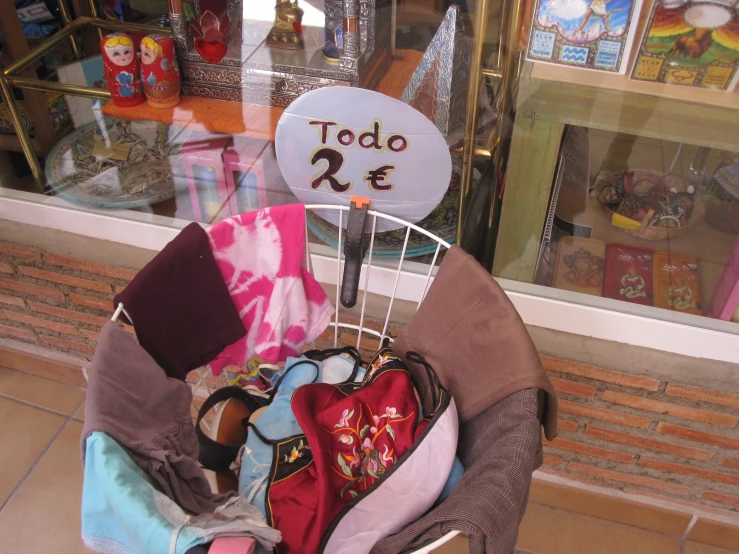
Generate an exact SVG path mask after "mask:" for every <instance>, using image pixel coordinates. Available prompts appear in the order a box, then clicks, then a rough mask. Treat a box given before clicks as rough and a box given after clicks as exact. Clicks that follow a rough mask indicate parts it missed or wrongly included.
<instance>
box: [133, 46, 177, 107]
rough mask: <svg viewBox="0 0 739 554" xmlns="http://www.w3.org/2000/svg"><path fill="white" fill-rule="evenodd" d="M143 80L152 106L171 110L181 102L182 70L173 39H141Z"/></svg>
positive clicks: (145, 91) (148, 100)
mask: <svg viewBox="0 0 739 554" xmlns="http://www.w3.org/2000/svg"><path fill="white" fill-rule="evenodd" d="M141 80H142V81H143V83H144V93H145V94H146V101H147V102H148V103H149V105H150V106H153V107H154V108H171V107H173V106H176V105H177V104H178V103H179V102H180V69H179V67H177V58H175V51H174V41H173V40H172V39H171V38H169V37H167V36H164V35H149V36H148V37H144V38H143V39H141Z"/></svg>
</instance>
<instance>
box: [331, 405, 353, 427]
mask: <svg viewBox="0 0 739 554" xmlns="http://www.w3.org/2000/svg"><path fill="white" fill-rule="evenodd" d="M353 415H354V410H352V411H351V413H350V412H349V410H348V409H347V410H344V413H343V414H341V419H339V423H337V424H336V425H334V429H336V428H338V427H346V426H347V425H349V423H348V420H349V419H351V417H352V416H353Z"/></svg>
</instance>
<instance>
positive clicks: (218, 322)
mask: <svg viewBox="0 0 739 554" xmlns="http://www.w3.org/2000/svg"><path fill="white" fill-rule="evenodd" d="M113 302H114V305H115V306H118V303H119V302H122V303H123V307H124V308H125V310H126V312H127V313H128V314H129V315H130V316H131V318H132V319H133V321H131V322H129V323H132V324H133V326H134V328H135V329H136V336H137V338H138V340H139V342H140V343H141V346H143V347H144V348H145V349H146V351H147V352H148V353H149V354H151V356H152V358H154V359H155V360H156V362H157V364H159V365H160V366H161V367H162V368H164V370H165V371H166V372H167V375H169V376H170V377H175V378H177V379H183V380H184V379H185V377H186V376H187V374H188V372H190V371H192V370H193V369H195V368H198V367H200V366H202V365H205V364H206V363H208V362H209V361H211V360H212V359H213V358H215V357H216V355H218V354H219V353H220V352H221V351H222V350H223V349H224V348H225V347H226V346H228V345H230V344H233V343H234V342H236V341H237V340H239V339H240V338H242V337H243V336H244V335H245V334H246V329H245V328H244V324H243V323H242V322H241V318H240V317H239V313H238V310H237V309H236V306H235V305H234V303H233V301H232V300H231V295H230V294H229V292H228V287H227V286H226V283H225V282H224V281H223V277H222V276H221V272H220V270H219V269H218V265H217V264H216V260H215V258H214V257H213V252H212V251H211V249H210V244H209V242H208V235H207V234H206V233H205V231H204V230H203V228H202V227H201V226H200V225H198V224H197V223H191V224H190V225H188V226H187V227H185V228H184V229H183V230H182V231H181V232H180V234H179V235H177V236H176V237H175V238H174V240H172V242H170V243H169V244H168V245H167V246H165V247H164V249H162V251H161V252H160V253H159V254H157V255H156V257H155V258H154V259H153V260H151V262H149V263H148V264H146V266H145V267H144V268H143V269H142V270H141V271H139V273H138V274H137V275H136V277H134V278H133V280H132V281H131V283H130V284H129V285H128V286H127V287H126V289H125V290H124V291H123V292H121V293H120V294H117V295H116V296H115V299H114V301H113ZM122 317H124V318H125V316H123V314H122Z"/></svg>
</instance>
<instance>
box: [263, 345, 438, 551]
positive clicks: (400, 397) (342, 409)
mask: <svg viewBox="0 0 739 554" xmlns="http://www.w3.org/2000/svg"><path fill="white" fill-rule="evenodd" d="M384 352H385V356H384V360H383V359H381V358H380V357H381V356H382V355H383V353H381V354H379V355H378V357H377V358H375V361H374V362H373V364H372V365H371V366H370V369H369V371H368V378H367V380H366V381H365V384H364V385H363V386H362V387H361V388H358V389H355V386H354V385H327V384H311V385H304V386H302V387H300V388H299V389H298V390H297V391H296V392H295V394H294V396H293V399H292V409H293V413H294V414H295V417H296V419H297V421H298V423H299V424H300V426H301V428H302V429H303V432H304V433H305V437H302V436H301V437H294V438H292V439H290V440H287V441H284V442H281V443H279V444H278V445H277V453H276V454H277V456H278V457H277V459H276V464H275V467H274V473H273V476H272V479H271V483H270V488H269V491H268V512H269V513H270V515H271V520H272V525H273V526H274V527H276V528H277V529H280V531H281V532H282V542H281V543H280V544H279V545H278V546H277V550H278V552H279V553H280V554H298V553H300V554H305V553H310V552H317V551H318V549H319V547H320V544H321V540H322V538H323V536H324V534H325V533H326V531H327V530H328V529H329V527H330V525H331V522H332V521H333V520H334V518H335V517H336V516H337V515H338V514H339V512H340V511H341V510H342V509H343V508H344V507H345V506H346V505H347V504H348V503H349V502H350V501H352V500H353V499H354V498H357V497H359V496H360V495H362V494H363V493H365V491H367V490H369V489H370V487H372V485H373V484H375V483H376V482H377V480H379V479H380V478H381V477H382V475H383V474H385V473H386V472H387V471H389V470H391V469H392V467H393V466H394V465H395V464H396V463H397V461H398V460H399V459H400V458H401V457H402V456H403V455H404V454H405V453H406V452H407V451H408V450H409V449H410V448H411V446H413V443H414V441H415V439H416V438H417V437H418V436H419V435H420V433H421V431H422V429H423V428H425V427H426V425H423V424H422V425H419V404H418V401H417V400H416V394H415V390H414V387H413V383H412V381H411V378H410V375H409V374H408V372H407V370H406V369H405V368H404V366H403V364H402V362H400V361H399V360H398V359H397V358H395V356H394V355H392V353H390V354H389V356H388V355H387V353H389V352H390V351H389V350H388V351H384ZM378 359H380V360H381V361H379V362H378Z"/></svg>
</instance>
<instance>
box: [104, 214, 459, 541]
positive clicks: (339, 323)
mask: <svg viewBox="0 0 739 554" xmlns="http://www.w3.org/2000/svg"><path fill="white" fill-rule="evenodd" d="M305 209H306V211H308V210H311V211H318V210H320V211H321V213H322V214H325V213H326V212H330V211H332V210H334V211H337V212H338V222H339V223H338V245H337V249H336V254H335V263H336V272H335V280H334V281H333V282H326V281H325V279H324V281H323V283H322V284H324V285H335V287H336V296H335V299H334V307H335V309H336V312H335V314H334V317H333V320H332V321H331V323H330V324H329V326H330V327H331V328H332V329H333V347H334V348H336V347H338V345H339V339H340V336H341V335H340V330H341V329H346V330H347V331H350V332H352V333H355V332H356V337H357V338H356V348H357V350H359V349H360V345H361V344H362V339H363V337H371V338H374V339H379V342H380V343H382V341H384V340H385V339H386V338H387V339H388V340H390V341H392V340H393V338H392V337H391V336H389V334H388V330H389V328H390V322H391V316H392V313H393V307H394V306H395V305H396V302H395V301H396V297H397V293H398V284H399V283H400V279H401V276H402V275H403V273H404V271H403V263H404V262H405V261H406V251H407V247H408V241H409V239H410V237H411V233H412V232H415V233H420V234H422V235H425V236H426V237H427V238H428V239H429V240H431V241H433V242H435V243H436V248H435V249H434V253H433V255H432V256H431V259H430V262H429V266H428V271H427V272H426V275H425V279H424V280H423V286H422V290H421V291H420V299H419V300H418V302H417V303H416V306H415V309H416V310H417V309H418V307H419V306H420V305H421V302H423V299H424V297H425V296H426V293H427V291H428V288H429V285H430V284H431V278H432V276H433V273H434V268H435V267H436V262H437V260H438V259H439V255H440V254H441V253H442V249H443V250H446V249H448V248H449V247H450V244H449V243H448V242H446V241H445V240H443V239H442V238H440V237H438V236H437V235H435V234H433V233H431V232H429V231H427V230H425V229H422V228H420V227H418V226H416V225H414V224H412V223H408V222H406V221H403V220H402V219H399V218H397V217H394V216H391V215H387V214H383V213H380V212H377V211H374V210H369V211H368V212H367V214H368V216H369V217H370V218H371V219H370V226H371V231H370V237H369V244H368V250H367V254H366V256H365V258H364V260H363V262H362V271H361V280H360V289H361V290H363V295H362V300H361V306H360V307H359V319H358V323H357V316H356V315H350V314H349V311H348V310H346V309H344V310H342V307H341V302H340V292H341V285H342V274H343V273H342V269H343V262H344V256H343V241H344V240H345V238H346V237H345V234H346V233H345V230H344V220H345V219H346V218H347V215H348V214H347V212H349V210H350V207H349V206H335V205H324V204H308V205H306V206H305ZM380 219H384V220H388V221H391V222H393V223H396V224H398V225H400V226H401V229H402V228H405V230H406V231H405V239H404V242H403V247H402V250H401V253H400V258H399V259H398V262H397V266H396V267H395V269H394V270H391V272H392V274H393V276H394V283H393V285H392V290H391V293H390V295H389V296H388V295H385V296H386V297H387V298H388V306H387V310H386V313H385V317H384V321H383V323H382V327H381V330H378V329H379V326H378V327H375V328H372V327H369V326H368V325H367V324H366V323H367V318H366V308H367V297H368V295H369V292H370V276H371V274H372V270H373V268H377V267H378V265H374V266H373V250H374V246H375V237H376V234H377V232H376V231H377V222H378V220H380ZM307 221H308V218H306V231H305V232H306V241H305V263H306V266H307V269H308V270H309V271H310V273H311V275H313V276H314V277H316V279H317V280H319V279H318V277H317V276H316V274H315V271H314V270H315V265H314V257H316V256H318V255H317V254H314V253H312V252H311V250H310V243H309V241H308V240H307V237H308V224H307ZM382 268H383V270H384V273H385V274H386V275H387V272H388V267H387V260H386V261H385V263H384V264H383V265H382ZM319 281H320V280H319ZM121 312H123V313H125V312H126V310H125V307H124V306H123V305H122V304H120V305H119V306H118V307H117V309H116V311H115V313H114V314H113V317H112V319H113V321H115V320H116V319H117V318H118V316H119V315H120V313H121ZM126 315H128V314H126ZM129 320H130V318H129ZM196 372H197V375H198V376H197V378H196V379H195V380H194V381H192V382H191V386H192V391H193V399H194V402H195V403H194V404H193V407H192V408H193V413H194V414H195V415H196V414H197V413H198V409H199V404H200V403H201V402H202V401H203V400H204V399H205V398H206V397H207V396H209V395H210V394H212V393H213V392H215V390H217V389H218V388H220V387H223V386H228V385H229V384H230V381H231V380H232V379H233V378H234V374H232V373H230V372H229V371H228V370H227V369H226V370H224V371H223V372H222V373H221V374H220V375H219V376H218V377H216V376H214V375H213V374H212V373H211V371H210V370H209V369H207V368H200V369H198V370H196ZM201 423H202V424H203V425H204V426H205V427H207V426H208V423H207V421H206V420H203V421H202V422H201ZM458 534H459V531H451V532H449V533H447V534H446V535H444V536H443V537H441V538H440V539H438V540H437V541H435V542H434V543H432V544H429V545H427V546H424V547H422V548H420V549H418V550H415V551H414V554H426V553H429V552H432V551H433V550H435V549H436V548H438V547H440V546H441V545H443V544H444V543H446V542H448V541H450V540H451V539H452V538H454V537H455V536H456V535H458Z"/></svg>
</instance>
